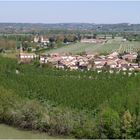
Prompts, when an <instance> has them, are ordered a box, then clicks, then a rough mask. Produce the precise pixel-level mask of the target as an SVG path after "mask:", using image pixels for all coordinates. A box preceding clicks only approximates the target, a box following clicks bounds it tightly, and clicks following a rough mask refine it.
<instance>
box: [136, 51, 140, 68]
mask: <svg viewBox="0 0 140 140" xmlns="http://www.w3.org/2000/svg"><path fill="white" fill-rule="evenodd" d="M136 62H137V63H138V66H139V67H140V51H139V52H138V55H137V58H136Z"/></svg>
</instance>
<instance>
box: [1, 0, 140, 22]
mask: <svg viewBox="0 0 140 140" xmlns="http://www.w3.org/2000/svg"><path fill="white" fill-rule="evenodd" d="M0 22H22V23H23V22H24V23H68V22H84V23H85V22H86V23H122V22H129V23H140V1H137V2H136V1H135V2H130V1H129V2H126V1H125V2H122V1H117V2H115V1H114V2H113V1H112V2H111V1H108V2H107V1H104V2H103V1H98V2H97V1H89V2H83V1H81V2H80V1H77V2H75V1H69V2H68V1H52V2H49V1H46V2H45V1H42V2H39V1H38V2H37V1H36V2H35V1H34V2H33V1H30V2H27V1H24V2H21V1H20V2H17V1H15V2H10V1H9V2H8V1H5V2H4V1H3V2H2V1H0Z"/></svg>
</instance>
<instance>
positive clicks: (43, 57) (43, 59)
mask: <svg viewBox="0 0 140 140" xmlns="http://www.w3.org/2000/svg"><path fill="white" fill-rule="evenodd" d="M39 60H40V63H41V64H45V63H47V62H48V57H47V55H40V58H39Z"/></svg>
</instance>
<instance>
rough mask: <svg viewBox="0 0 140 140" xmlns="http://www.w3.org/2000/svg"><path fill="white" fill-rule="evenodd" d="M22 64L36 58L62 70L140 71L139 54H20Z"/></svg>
mask: <svg viewBox="0 0 140 140" xmlns="http://www.w3.org/2000/svg"><path fill="white" fill-rule="evenodd" d="M19 58H20V62H24V63H27V62H31V61H33V60H35V59H36V58H39V59H38V60H39V62H40V64H47V63H51V64H52V65H53V66H54V67H56V68H61V69H70V70H77V69H81V70H82V69H85V70H90V69H94V70H95V69H97V70H99V71H100V70H102V69H106V70H118V71H120V70H122V71H127V70H129V71H133V70H140V66H139V65H138V63H136V58H137V53H129V54H124V55H122V56H121V57H120V56H119V54H118V53H117V52H113V53H111V54H109V55H106V56H105V55H97V54H96V55H95V54H86V55H82V56H81V55H66V54H64V55H62V54H58V53H54V54H50V55H40V56H37V55H35V54H34V53H20V55H19Z"/></svg>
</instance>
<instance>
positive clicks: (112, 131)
mask: <svg viewBox="0 0 140 140" xmlns="http://www.w3.org/2000/svg"><path fill="white" fill-rule="evenodd" d="M16 69H18V70H19V74H16ZM139 83H140V75H139V73H137V75H134V74H132V75H131V76H128V75H127V74H126V75H124V74H123V73H120V74H115V73H114V74H110V73H107V72H102V73H99V74H97V72H96V71H83V72H82V71H78V70H77V71H69V70H58V69H54V68H52V67H51V66H50V67H49V66H44V67H43V66H42V67H41V66H39V64H38V63H35V64H34V65H18V64H17V61H16V60H14V59H10V58H3V57H0V121H1V122H5V123H8V124H12V125H15V126H19V127H21V128H28V129H37V130H40V131H45V132H48V133H49V134H53V135H54V134H57V135H74V136H75V137H76V138H139V136H140V135H139V129H140V127H139V125H140V119H139V113H140V102H139V100H140V94H139V93H140V88H139ZM5 89H7V90H5ZM126 110H129V111H126ZM130 112H131V113H130Z"/></svg>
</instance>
